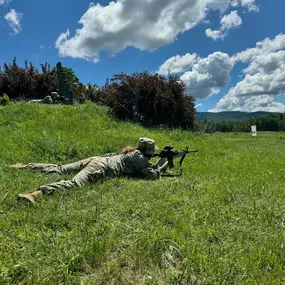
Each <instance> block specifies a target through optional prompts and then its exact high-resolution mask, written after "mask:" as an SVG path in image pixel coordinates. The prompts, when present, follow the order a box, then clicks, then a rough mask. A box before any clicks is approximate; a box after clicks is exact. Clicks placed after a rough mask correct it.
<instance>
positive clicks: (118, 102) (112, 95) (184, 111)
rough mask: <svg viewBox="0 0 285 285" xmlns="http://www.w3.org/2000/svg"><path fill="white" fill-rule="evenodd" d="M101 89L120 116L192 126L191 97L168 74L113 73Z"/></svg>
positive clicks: (106, 101) (170, 124) (148, 122)
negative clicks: (164, 75)
mask: <svg viewBox="0 0 285 285" xmlns="http://www.w3.org/2000/svg"><path fill="white" fill-rule="evenodd" d="M102 92H103V94H102V95H103V99H102V100H103V101H104V102H105V103H107V105H108V106H110V107H111V108H112V112H113V113H114V115H115V116H116V117H117V118H119V119H122V120H130V121H133V122H139V123H142V124H144V125H146V126H157V125H166V126H169V127H183V128H193V124H194V115H195V108H194V98H193V97H192V96H188V95H187V93H186V88H185V85H184V84H183V82H182V81H181V80H180V79H179V78H178V77H176V76H173V75H171V74H169V75H168V77H163V76H161V75H158V74H155V75H150V74H149V73H148V72H147V71H145V72H140V73H134V74H132V75H126V74H124V73H121V74H116V75H114V76H113V77H112V78H111V80H110V81H106V84H105V86H104V88H103V91H102Z"/></svg>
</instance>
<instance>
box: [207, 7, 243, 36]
mask: <svg viewBox="0 0 285 285" xmlns="http://www.w3.org/2000/svg"><path fill="white" fill-rule="evenodd" d="M241 24H242V19H241V17H240V16H239V15H238V12H237V11H236V10H235V11H231V12H230V13H229V14H227V15H225V16H223V17H222V19H221V28H220V29H219V30H212V29H210V28H209V29H207V30H206V31H205V33H206V36H207V37H209V38H212V39H213V40H215V41H216V40H218V39H223V38H224V37H225V36H226V35H227V34H228V32H229V30H231V29H234V28H237V27H239V26H240V25H241Z"/></svg>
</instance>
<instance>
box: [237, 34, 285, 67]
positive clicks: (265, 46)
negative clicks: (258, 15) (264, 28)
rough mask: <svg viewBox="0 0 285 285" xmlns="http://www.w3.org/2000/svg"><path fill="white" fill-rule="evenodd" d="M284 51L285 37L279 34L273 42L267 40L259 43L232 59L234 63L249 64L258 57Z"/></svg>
mask: <svg viewBox="0 0 285 285" xmlns="http://www.w3.org/2000/svg"><path fill="white" fill-rule="evenodd" d="M282 49H285V35H284V34H279V35H277V36H276V37H275V38H274V39H273V40H271V39H270V38H266V39H264V40H263V41H262V42H257V43H256V47H255V48H248V49H246V50H244V51H242V52H239V53H237V54H235V55H234V56H233V57H232V58H233V61H234V62H239V61H241V62H247V61H251V60H252V59H254V58H255V57H256V56H258V55H262V54H268V53H270V52H274V51H278V50H282Z"/></svg>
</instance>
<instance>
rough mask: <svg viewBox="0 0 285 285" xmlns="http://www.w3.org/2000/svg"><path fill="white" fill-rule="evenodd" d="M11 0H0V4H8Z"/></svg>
mask: <svg viewBox="0 0 285 285" xmlns="http://www.w3.org/2000/svg"><path fill="white" fill-rule="evenodd" d="M11 1H12V0H0V6H2V5H8V4H9V3H10V2H11Z"/></svg>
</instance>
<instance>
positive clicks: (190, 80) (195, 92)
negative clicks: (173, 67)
mask: <svg viewBox="0 0 285 285" xmlns="http://www.w3.org/2000/svg"><path fill="white" fill-rule="evenodd" d="M232 68H233V63H232V60H231V58H230V57H229V55H228V54H226V53H222V52H215V53H213V54H210V55H209V56H208V57H207V58H203V59H200V60H199V61H198V62H197V63H196V64H194V65H193V68H192V70H191V71H187V72H185V73H184V74H183V75H181V77H180V78H181V80H182V81H183V82H184V83H185V85H186V87H187V88H188V90H189V91H188V92H189V95H191V96H194V97H196V98H207V97H209V96H211V95H213V94H217V93H219V91H220V89H221V88H224V87H226V86H227V84H228V83H229V81H230V72H231V70H232Z"/></svg>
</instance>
